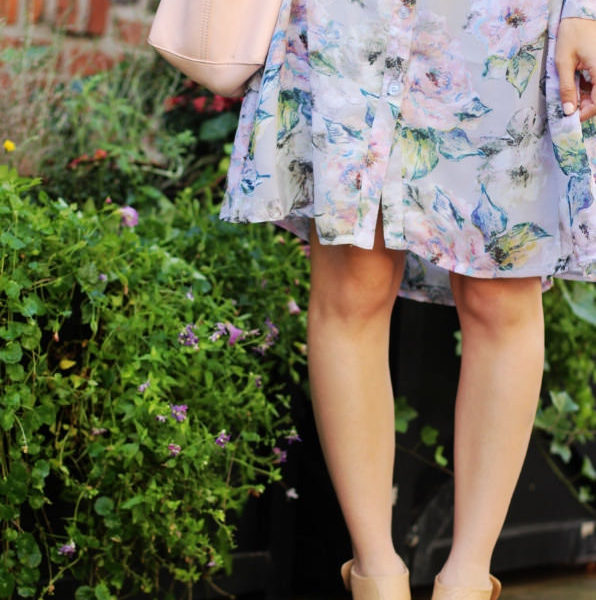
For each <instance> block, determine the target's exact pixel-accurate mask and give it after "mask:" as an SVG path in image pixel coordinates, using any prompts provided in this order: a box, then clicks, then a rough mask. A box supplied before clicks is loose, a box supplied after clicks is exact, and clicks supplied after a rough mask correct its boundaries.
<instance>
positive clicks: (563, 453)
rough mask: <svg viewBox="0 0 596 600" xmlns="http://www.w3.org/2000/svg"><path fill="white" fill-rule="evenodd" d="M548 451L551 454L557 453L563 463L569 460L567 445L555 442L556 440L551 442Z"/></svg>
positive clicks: (569, 451) (569, 454)
mask: <svg viewBox="0 0 596 600" xmlns="http://www.w3.org/2000/svg"><path fill="white" fill-rule="evenodd" d="M550 451H551V453H552V454H558V455H559V456H560V457H561V460H562V461H563V462H565V463H568V462H569V461H570V460H571V450H570V449H569V447H568V446H565V445H564V444H561V443H560V442H557V440H553V441H552V442H551V444H550Z"/></svg>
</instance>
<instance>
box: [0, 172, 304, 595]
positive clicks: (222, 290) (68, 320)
mask: <svg viewBox="0 0 596 600" xmlns="http://www.w3.org/2000/svg"><path fill="white" fill-rule="evenodd" d="M36 183H37V182H36V181H32V180H27V179H20V178H18V177H17V176H16V174H15V172H14V171H9V170H8V169H7V168H6V167H0V231H1V232H2V233H1V234H0V246H1V251H2V258H1V261H0V377H1V379H0V381H1V383H0V386H1V390H0V408H1V413H0V429H1V431H2V438H3V439H2V443H1V444H0V467H1V469H2V480H1V481H0V517H1V519H2V539H3V540H4V544H3V552H2V560H1V562H0V598H9V597H14V594H15V593H16V594H17V595H18V596H19V597H35V598H37V599H41V598H45V597H47V595H48V594H49V593H51V591H52V590H53V589H54V586H56V584H57V582H58V581H60V578H61V577H63V576H64V575H65V574H69V575H71V576H74V577H75V578H76V579H77V580H78V581H80V583H81V587H80V588H79V590H78V592H77V599H84V598H99V599H100V598H113V597H119V598H122V597H125V596H123V595H119V594H118V591H124V590H125V591H126V595H127V596H128V595H132V594H134V593H135V592H144V593H146V594H148V595H149V596H150V597H152V598H157V597H165V598H173V597H175V596H174V595H172V593H169V594H166V593H165V591H164V590H163V589H161V586H160V575H163V574H165V573H167V574H168V576H169V577H171V578H172V579H173V580H175V581H177V582H180V583H181V584H182V585H183V584H188V585H190V584H191V582H194V581H197V580H198V579H199V578H201V577H208V576H209V575H210V574H211V573H212V572H213V571H215V570H217V569H218V568H219V567H222V566H226V565H228V559H229V551H230V549H231V548H232V547H233V544H234V528H233V525H232V522H231V520H230V515H232V514H234V513H235V512H236V511H238V510H240V508H241V507H242V505H243V504H244V502H245V500H246V499H247V498H248V496H249V495H250V494H259V493H260V492H261V491H262V490H263V488H264V485H265V484H266V483H267V482H274V481H278V480H279V479H280V462H281V461H283V459H284V449H285V448H286V446H287V444H288V443H289V442H290V441H291V438H292V435H293V432H292V429H291V424H290V421H289V416H288V412H287V407H288V402H289V398H288V396H287V394H286V393H284V389H283V387H282V384H281V383H280V382H281V380H282V379H283V378H284V377H287V376H290V377H292V378H293V379H294V380H296V381H298V380H299V378H300V368H301V366H302V365H303V364H304V361H305V357H304V345H303V343H302V342H301V340H303V339H304V330H305V312H304V311H301V312H298V310H297V308H296V307H295V306H294V304H293V303H292V302H293V301H295V302H296V303H297V304H298V305H299V306H304V305H305V303H306V292H307V288H308V285H307V282H306V281H304V273H305V272H306V271H307V259H306V257H305V255H304V250H303V247H302V245H301V244H300V242H299V241H298V240H297V239H296V238H292V237H290V236H289V235H285V234H281V233H278V232H277V231H276V229H275V228H274V227H273V226H270V225H268V226H264V225H260V226H254V227H251V226H242V227H240V226H237V225H232V224H228V223H224V222H222V221H220V220H219V219H218V218H217V207H216V206H214V205H213V204H212V203H211V201H210V198H209V196H208V195H207V196H206V197H205V198H203V199H202V201H201V203H199V201H198V200H197V199H196V198H194V197H193V195H192V194H191V193H190V192H183V193H181V194H180V195H179V197H178V198H177V199H176V204H175V205H174V204H170V203H169V202H167V201H166V200H165V199H162V200H161V201H160V203H159V206H156V207H152V208H147V209H146V210H145V211H142V212H141V215H140V221H139V224H138V225H137V226H133V224H134V220H135V218H136V217H135V214H134V212H132V211H130V210H129V209H125V210H124V211H123V208H122V207H118V206H116V204H115V203H111V204H105V205H104V206H103V207H101V208H100V209H99V210H98V209H96V208H95V207H94V203H93V202H89V203H88V204H87V205H86V206H84V207H83V208H79V207H77V206H76V205H75V204H72V205H69V204H67V203H66V202H64V201H63V200H62V199H54V198H52V197H50V196H49V195H48V194H47V193H46V192H45V191H40V190H39V189H38V190H35V185H36ZM35 191H37V194H36V196H37V197H36V198H34V197H33V195H34V192H35ZM131 219H132V220H131ZM127 220H128V221H127ZM127 222H128V225H127V224H126V223H127ZM290 309H292V310H290ZM235 328H237V329H235ZM228 436H229V437H228ZM48 513H50V516H48ZM46 577H49V581H45V582H43V583H44V585H41V583H42V581H43V580H44V579H45V578H46ZM114 594H116V595H114Z"/></svg>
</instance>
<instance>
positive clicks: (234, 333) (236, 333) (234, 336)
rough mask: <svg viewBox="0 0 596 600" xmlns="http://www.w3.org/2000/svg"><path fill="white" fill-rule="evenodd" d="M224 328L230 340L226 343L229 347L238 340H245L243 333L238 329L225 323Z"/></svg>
mask: <svg viewBox="0 0 596 600" xmlns="http://www.w3.org/2000/svg"><path fill="white" fill-rule="evenodd" d="M226 327H227V328H228V332H229V334H230V339H229V341H228V344H229V345H230V346H233V345H234V344H235V343H236V342H237V341H238V340H243V339H244V338H245V335H244V331H243V330H242V329H240V328H239V327H234V325H232V324H231V323H227V324H226Z"/></svg>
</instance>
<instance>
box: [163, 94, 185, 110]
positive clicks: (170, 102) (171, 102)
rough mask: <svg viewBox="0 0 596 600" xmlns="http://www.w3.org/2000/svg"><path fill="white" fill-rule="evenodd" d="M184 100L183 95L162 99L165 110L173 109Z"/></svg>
mask: <svg viewBox="0 0 596 600" xmlns="http://www.w3.org/2000/svg"><path fill="white" fill-rule="evenodd" d="M185 102H186V98H185V97H184V96H170V97H169V98H166V99H165V101H164V107H165V110H166V111H170V110H173V109H174V108H176V107H177V106H180V105H181V104H184V103H185Z"/></svg>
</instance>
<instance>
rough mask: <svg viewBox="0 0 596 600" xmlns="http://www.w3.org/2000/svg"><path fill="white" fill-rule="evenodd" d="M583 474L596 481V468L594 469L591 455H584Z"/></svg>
mask: <svg viewBox="0 0 596 600" xmlns="http://www.w3.org/2000/svg"><path fill="white" fill-rule="evenodd" d="M582 475H583V476H584V477H587V478H588V479H589V480H590V481H596V469H594V465H593V464H592V461H591V460H590V457H589V456H584V461H583V463H582Z"/></svg>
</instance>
